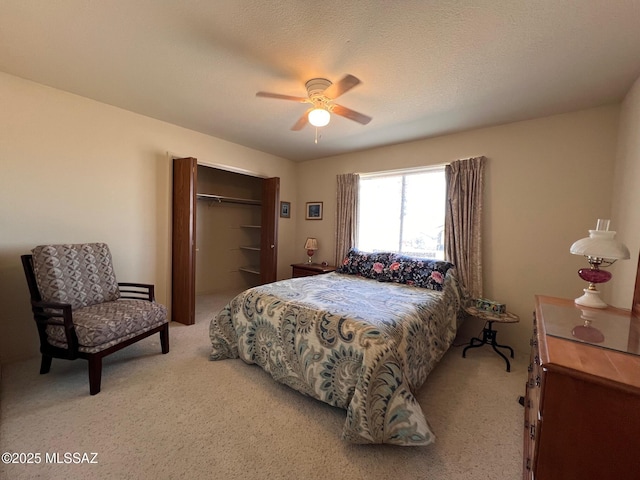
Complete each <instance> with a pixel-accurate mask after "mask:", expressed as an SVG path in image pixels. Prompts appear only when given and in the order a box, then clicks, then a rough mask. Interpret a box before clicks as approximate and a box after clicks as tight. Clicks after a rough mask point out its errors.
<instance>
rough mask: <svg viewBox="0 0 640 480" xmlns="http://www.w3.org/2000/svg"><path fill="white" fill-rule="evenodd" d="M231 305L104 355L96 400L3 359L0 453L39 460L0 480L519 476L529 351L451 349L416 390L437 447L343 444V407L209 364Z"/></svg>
mask: <svg viewBox="0 0 640 480" xmlns="http://www.w3.org/2000/svg"><path fill="white" fill-rule="evenodd" d="M230 297H231V294H228V293H227V294H222V295H213V296H207V297H200V298H199V301H198V310H197V321H196V324H195V325H193V326H189V327H187V326H183V325H180V324H171V328H170V336H171V351H170V353H169V354H168V355H162V354H161V353H160V344H159V337H158V336H157V335H156V336H154V337H151V338H147V339H145V340H143V341H141V342H139V343H137V344H135V345H132V346H131V347H129V348H126V349H124V350H121V351H120V352H118V353H116V354H114V355H112V356H110V357H107V359H106V360H105V362H104V370H103V375H102V391H101V393H100V394H98V395H97V396H94V397H91V396H89V384H88V377H87V364H86V362H85V361H83V360H76V361H74V362H68V361H63V360H55V359H54V361H53V366H52V368H51V372H50V373H49V374H47V375H39V374H38V371H39V358H34V359H32V360H28V361H24V362H18V363H14V364H9V365H4V366H3V367H2V381H1V388H2V390H1V395H0V420H1V424H0V451H1V452H15V453H25V454H27V455H24V456H22V457H21V458H20V457H19V460H28V459H31V460H32V461H34V462H37V461H38V460H37V458H38V457H37V456H36V455H32V456H30V455H28V454H30V453H32V454H36V453H38V454H40V463H31V464H0V478H2V479H6V480H14V479H79V478H82V479H136V480H141V479H221V480H222V479H245V480H252V479H292V480H298V479H346V478H349V479H367V480H371V479H411V480H415V479H430V480H439V479H447V480H457V479H460V480H462V479H496V480H515V479H518V478H521V469H522V432H523V410H522V407H521V406H520V405H519V404H518V402H517V398H518V396H519V395H521V394H523V390H524V384H525V379H526V373H527V372H526V367H527V364H528V352H516V359H515V360H514V361H512V368H511V373H507V372H506V371H505V365H504V361H503V360H502V359H501V358H499V357H498V356H497V355H496V354H495V353H493V351H492V350H491V349H490V348H488V347H483V348H479V349H474V350H472V351H470V352H469V353H468V355H467V358H466V359H463V358H462V356H461V348H459V347H452V348H451V349H450V351H449V352H448V353H447V354H446V355H445V356H444V358H443V360H442V362H441V363H440V365H439V366H438V367H436V368H435V369H434V371H433V372H432V373H431V375H430V377H429V378H428V379H427V382H426V383H425V385H424V386H423V387H422V388H421V389H420V391H419V392H418V394H417V398H418V401H419V402H420V404H421V406H422V408H423V410H424V412H425V415H426V417H427V419H428V420H429V422H430V424H431V426H432V428H433V429H434V431H435V433H436V436H437V440H436V443H435V444H433V445H430V446H427V447H395V446H389V445H373V446H371V445H369V446H366V445H351V444H347V443H344V442H343V441H342V440H340V432H341V430H342V424H343V423H344V420H345V412H344V411H343V410H340V409H336V408H333V407H330V406H328V405H325V404H323V403H321V402H318V401H316V400H313V399H311V398H309V397H305V396H303V395H301V394H299V393H297V392H295V391H293V390H291V389H289V388H288V387H285V386H283V385H280V384H278V383H276V382H275V381H273V380H272V379H271V378H270V377H269V376H268V375H267V374H266V373H264V372H263V371H262V370H260V369H259V368H258V367H256V366H253V365H247V364H245V363H243V362H242V361H241V360H224V361H219V362H211V361H209V359H208V354H209V344H208V320H209V318H210V317H211V316H212V314H213V313H214V312H217V311H218V310H219V309H220V308H221V307H222V306H223V305H224V304H225V303H226V302H227V301H228V300H229V298H230ZM464 340H465V339H460V340H459V341H457V342H456V343H461V342H463V341H464ZM66 453H70V454H74V453H77V455H75V456H74V455H69V456H65V454H66ZM85 453H86V454H88V455H86V456H85V455H83V454H85ZM93 453H97V456H95V458H94V456H93V455H92V454H93ZM3 459H4V457H3ZM91 460H94V461H95V462H97V463H86V462H89V461H91ZM65 462H69V463H65Z"/></svg>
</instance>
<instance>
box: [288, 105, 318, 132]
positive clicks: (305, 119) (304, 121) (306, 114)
mask: <svg viewBox="0 0 640 480" xmlns="http://www.w3.org/2000/svg"><path fill="white" fill-rule="evenodd" d="M311 110H313V107H312V108H310V109H308V110H307V111H306V112H304V115H302V116H301V117H300V118H299V119H298V121H297V122H296V123H295V125H294V126H293V127H291V130H296V131H297V130H302V128H303V127H304V126H305V125H306V124H307V123H309V112H310V111H311Z"/></svg>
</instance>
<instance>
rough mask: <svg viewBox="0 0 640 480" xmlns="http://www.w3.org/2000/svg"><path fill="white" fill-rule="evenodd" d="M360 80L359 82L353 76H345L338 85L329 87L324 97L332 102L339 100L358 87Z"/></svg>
mask: <svg viewBox="0 0 640 480" xmlns="http://www.w3.org/2000/svg"><path fill="white" fill-rule="evenodd" d="M359 83H360V80H358V79H357V78H356V77H354V76H353V75H345V77H344V78H343V79H342V80H340V81H339V82H338V83H334V84H332V85H329V87H328V88H327V89H326V90H325V91H324V92H322V93H323V95H324V96H325V97H327V98H330V99H331V100H333V99H335V98H338V97H339V96H340V95H342V94H343V93H345V92H347V91H349V90H351V89H352V88H353V87H355V86H356V85H358V84H359Z"/></svg>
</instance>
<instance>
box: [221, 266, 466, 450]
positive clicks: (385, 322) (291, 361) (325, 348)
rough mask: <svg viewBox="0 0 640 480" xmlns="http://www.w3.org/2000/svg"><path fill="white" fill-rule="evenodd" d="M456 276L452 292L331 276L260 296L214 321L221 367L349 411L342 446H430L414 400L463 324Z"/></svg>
mask: <svg viewBox="0 0 640 480" xmlns="http://www.w3.org/2000/svg"><path fill="white" fill-rule="evenodd" d="M460 310H461V297H460V293H459V290H458V286H457V282H456V279H455V273H454V272H453V271H451V272H449V273H448V274H447V278H446V281H445V288H444V289H443V291H441V292H439V291H434V290H429V289H425V288H418V287H412V286H407V285H403V284H397V283H384V282H378V281H375V280H371V279H365V278H362V277H357V276H352V275H344V274H338V273H329V274H325V275H316V276H312V277H301V278H292V279H289V280H282V281H279V282H276V283H271V284H267V285H262V286H259V287H255V288H252V289H249V290H246V291H245V292H243V293H241V294H240V295H238V296H237V297H235V298H234V299H233V300H232V301H231V302H230V303H229V304H228V305H227V306H226V307H225V308H224V309H223V310H222V311H221V312H220V313H219V314H218V315H217V316H216V317H214V318H213V319H212V320H211V324H210V327H209V336H210V339H211V343H212V345H213V350H212V353H211V359H212V360H220V359H224V358H238V357H240V358H241V359H242V360H244V361H245V362H247V363H255V364H257V365H259V366H260V367H262V368H263V369H264V370H266V371H267V372H269V373H270V374H271V376H272V377H273V378H274V379H275V380H277V381H278V382H281V383H284V384H286V385H288V386H290V387H292V388H294V389H296V390H298V391H299V392H302V393H304V394H306V395H309V396H311V397H314V398H316V399H318V400H321V401H323V402H326V403H328V404H330V405H334V406H336V407H340V408H344V409H346V410H347V419H346V421H345V425H344V429H343V432H342V438H343V439H345V440H347V441H350V442H354V443H391V444H397V445H427V444H429V443H431V442H433V440H434V438H435V437H434V434H433V432H432V431H431V428H430V427H429V424H428V422H427V420H426V419H425V416H424V414H423V412H422V409H421V408H420V405H419V404H418V402H417V401H416V399H415V397H414V393H415V392H416V391H417V389H418V388H420V386H421V385H422V384H423V383H424V382H425V380H426V378H427V375H428V374H429V373H430V372H431V370H432V369H433V368H434V366H435V365H436V364H437V362H438V361H439V360H440V358H441V357H442V355H443V354H444V353H445V352H446V351H447V349H448V348H449V346H450V345H451V343H452V341H453V339H454V337H455V335H456V331H457V328H458V326H459V323H460V321H461V318H462V317H461V316H460Z"/></svg>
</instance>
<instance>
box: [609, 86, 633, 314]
mask: <svg viewBox="0 0 640 480" xmlns="http://www.w3.org/2000/svg"><path fill="white" fill-rule="evenodd" d="M613 185H614V186H613V214H612V228H613V229H614V230H616V232H617V234H616V238H618V239H619V240H621V241H622V242H623V243H624V244H625V245H626V246H627V247H629V251H630V253H631V259H630V260H624V261H618V262H617V263H615V264H614V265H613V266H612V267H611V271H612V273H613V279H612V280H611V282H610V283H611V284H610V285H609V290H610V292H611V302H612V303H613V304H614V305H619V306H622V307H625V308H631V303H632V301H633V286H634V283H635V277H636V268H637V267H638V250H640V78H638V80H636V82H635V84H634V86H633V87H632V88H631V90H630V91H629V93H628V94H627V96H626V98H625V99H624V101H623V102H622V108H621V111H620V127H619V136H618V154H617V157H616V168H615V177H614V184H613Z"/></svg>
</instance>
